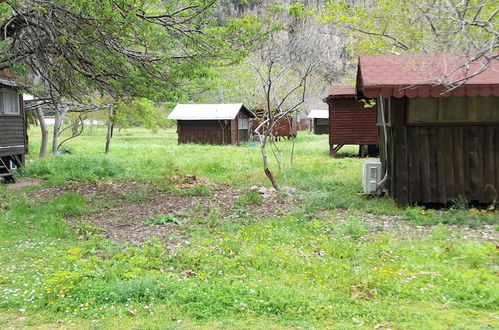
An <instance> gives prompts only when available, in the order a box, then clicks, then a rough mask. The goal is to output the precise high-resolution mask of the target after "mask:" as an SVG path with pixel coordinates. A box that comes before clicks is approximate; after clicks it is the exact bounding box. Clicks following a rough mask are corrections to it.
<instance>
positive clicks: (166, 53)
mask: <svg viewBox="0 0 499 330" xmlns="http://www.w3.org/2000/svg"><path fill="white" fill-rule="evenodd" d="M214 3H215V0H173V1H160V0H84V1H83V0H54V1H46V0H4V1H1V4H0V26H1V27H2V29H1V31H2V36H3V39H2V41H1V42H0V69H10V70H15V71H17V72H19V73H22V74H25V75H28V76H31V77H32V78H34V79H36V81H37V82H39V83H40V84H41V85H43V87H44V90H43V91H44V92H45V93H46V94H47V95H50V96H52V97H56V98H60V97H66V98H75V99H76V98H80V97H81V96H82V95H86V94H88V91H94V90H97V91H99V92H101V93H106V94H109V95H112V96H119V97H121V96H131V97H133V96H148V97H150V98H159V97H168V96H172V95H173V96H175V93H176V92H177V87H178V86H179V85H180V84H181V82H182V81H183V80H185V79H195V78H197V77H202V76H203V75H205V74H206V73H205V72H206V68H207V67H208V66H209V65H210V64H212V63H213V62H217V63H220V62H227V63H228V62H232V61H235V60H237V59H238V58H240V57H241V56H244V54H245V51H244V48H243V47H241V45H242V44H244V42H245V41H246V40H248V38H246V37H245V36H244V34H245V31H244V29H242V28H241V27H242V25H239V24H238V23H237V22H235V21H230V22H229V23H228V24H227V25H226V26H224V27H217V26H214V25H213V20H212V19H211V16H210V15H209V12H210V10H211V8H212V6H213V5H214ZM240 37H241V38H240ZM249 38H251V36H250V37H249Z"/></svg>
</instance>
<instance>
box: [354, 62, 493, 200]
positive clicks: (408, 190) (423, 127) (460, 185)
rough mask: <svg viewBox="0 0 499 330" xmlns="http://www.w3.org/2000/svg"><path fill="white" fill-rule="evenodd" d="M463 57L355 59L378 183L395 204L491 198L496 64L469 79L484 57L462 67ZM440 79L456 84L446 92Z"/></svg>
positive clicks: (446, 89)
mask: <svg viewBox="0 0 499 330" xmlns="http://www.w3.org/2000/svg"><path fill="white" fill-rule="evenodd" d="M466 59H467V57H466V56H459V55H448V54H440V55H399V56H396V55H393V56H391V55H389V56H365V57H361V58H360V60H359V67H358V72H357V93H358V95H359V96H363V97H365V98H376V99H377V103H378V117H377V118H378V127H379V137H380V154H381V161H382V167H383V172H384V173H386V181H385V182H384V184H383V187H384V188H385V189H386V191H387V192H388V193H389V195H391V196H393V198H394V199H395V200H396V202H397V204H398V205H401V206H405V205H409V204H422V205H448V204H450V203H453V202H455V201H466V202H470V203H477V204H490V203H497V200H498V198H499V195H498V193H499V73H498V72H499V61H497V60H494V61H492V62H491V63H490V66H489V67H488V68H487V69H486V70H485V71H484V72H481V73H479V74H477V75H476V76H473V77H471V78H469V75H470V74H472V73H473V72H477V71H478V70H479V68H481V67H482V65H483V64H484V62H483V61H477V62H474V63H471V64H470V65H468V66H464V67H463V66H462V65H463V64H464V63H465V61H466ZM446 76H447V78H448V81H449V82H452V81H460V83H459V84H458V85H455V86H454V88H453V89H450V90H449V88H448V87H446V86H444V85H442V84H440V83H439V81H441V79H442V78H443V77H446ZM467 78H469V79H467ZM385 132H386V139H385ZM385 171H386V172H385Z"/></svg>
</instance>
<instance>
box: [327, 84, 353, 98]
mask: <svg viewBox="0 0 499 330" xmlns="http://www.w3.org/2000/svg"><path fill="white" fill-rule="evenodd" d="M351 97H355V87H354V86H340V85H332V86H331V87H330V88H329V97H328V99H341V98H351Z"/></svg>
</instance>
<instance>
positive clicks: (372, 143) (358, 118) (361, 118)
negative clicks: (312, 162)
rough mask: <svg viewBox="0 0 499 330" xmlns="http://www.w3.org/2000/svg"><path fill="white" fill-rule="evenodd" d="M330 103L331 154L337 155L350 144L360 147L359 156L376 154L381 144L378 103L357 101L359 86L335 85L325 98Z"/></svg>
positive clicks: (332, 155)
mask: <svg viewBox="0 0 499 330" xmlns="http://www.w3.org/2000/svg"><path fill="white" fill-rule="evenodd" d="M324 102H326V103H327V104H328V106H329V154H330V156H331V157H334V156H335V155H336V153H337V152H338V151H339V150H340V149H341V148H342V147H343V146H344V145H346V144H353V145H358V146H359V156H360V157H365V156H367V155H368V154H371V155H373V156H374V153H375V151H376V150H377V148H376V145H377V144H378V132H377V128H376V106H373V107H366V103H365V102H363V101H360V100H357V99H356V97H355V87H352V86H336V85H334V86H331V88H330V89H329V95H328V97H327V98H326V99H324Z"/></svg>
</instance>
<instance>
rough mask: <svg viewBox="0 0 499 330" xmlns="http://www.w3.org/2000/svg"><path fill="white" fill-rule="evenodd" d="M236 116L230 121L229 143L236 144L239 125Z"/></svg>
mask: <svg viewBox="0 0 499 330" xmlns="http://www.w3.org/2000/svg"><path fill="white" fill-rule="evenodd" d="M238 124H239V123H238V120H237V116H236V119H234V120H231V121H230V143H231V144H238V143H239V127H238Z"/></svg>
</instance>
